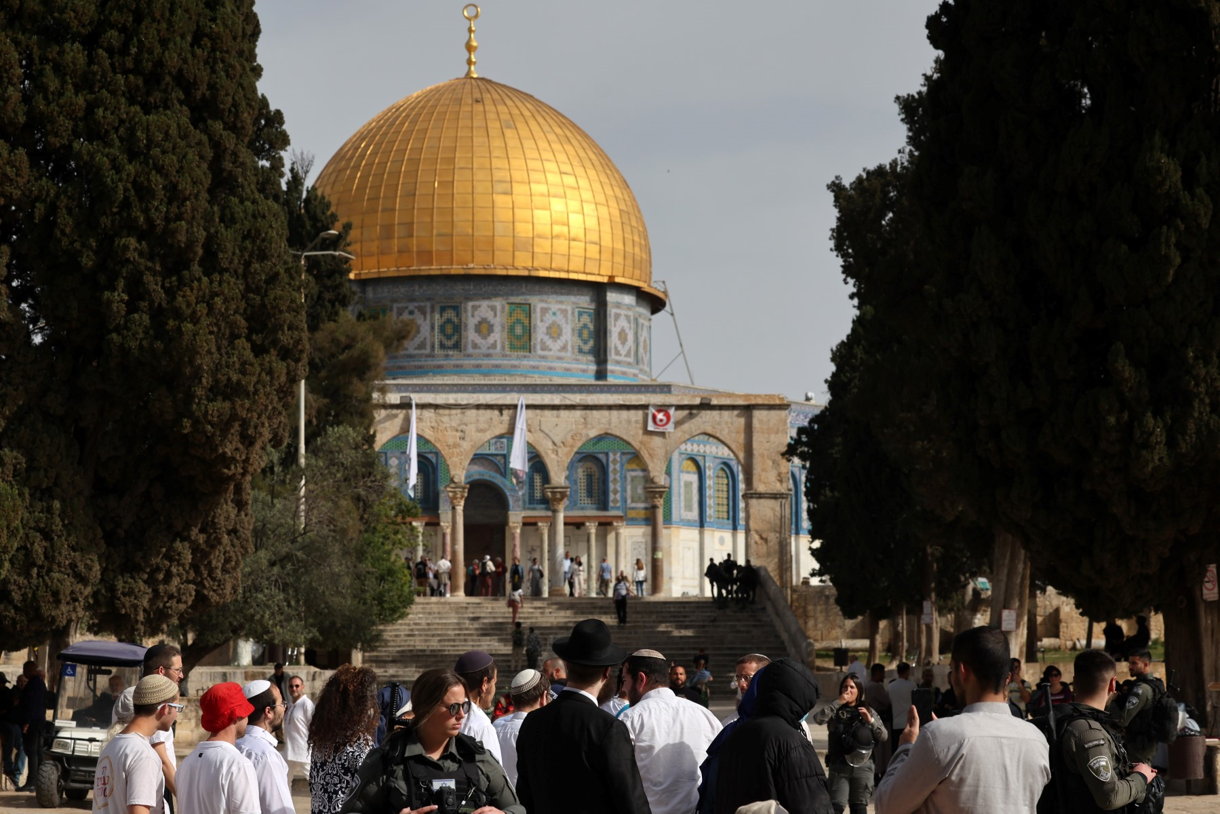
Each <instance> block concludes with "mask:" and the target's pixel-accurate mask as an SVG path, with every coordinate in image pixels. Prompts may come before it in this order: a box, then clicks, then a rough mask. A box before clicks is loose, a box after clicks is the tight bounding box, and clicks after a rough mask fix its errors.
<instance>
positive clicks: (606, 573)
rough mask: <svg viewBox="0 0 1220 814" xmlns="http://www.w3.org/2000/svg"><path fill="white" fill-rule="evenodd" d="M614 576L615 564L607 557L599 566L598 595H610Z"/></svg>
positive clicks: (603, 558)
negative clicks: (611, 581)
mask: <svg viewBox="0 0 1220 814" xmlns="http://www.w3.org/2000/svg"><path fill="white" fill-rule="evenodd" d="M613 576H614V566H612V565H611V564H610V561H609V560H607V559H606V558H605V557H602V561H601V562H600V563H599V564H598V566H597V595H598V596H609V595H610V580H611V578H612V577H613Z"/></svg>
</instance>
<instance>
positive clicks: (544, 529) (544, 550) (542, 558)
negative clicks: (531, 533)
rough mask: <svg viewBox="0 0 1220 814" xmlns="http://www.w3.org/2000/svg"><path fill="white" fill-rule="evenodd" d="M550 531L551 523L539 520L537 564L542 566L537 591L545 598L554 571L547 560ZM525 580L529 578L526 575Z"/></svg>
mask: <svg viewBox="0 0 1220 814" xmlns="http://www.w3.org/2000/svg"><path fill="white" fill-rule="evenodd" d="M550 531H551V521H550V520H539V521H538V538H539V540H538V546H539V551H538V564H539V565H541V566H542V585H541V586H540V587H539V589H538V591H539V593H541V594H542V595H543V596H546V595H547V594H549V593H550V591H549V590H547V586H548V585H550V584H551V572H552V571H554V570H555V569H554V568H553V567H551V561H550V559H549V557H550V545H549V542H550V541H549V539H548V538H549V537H550ZM526 578H527V579H528V578H529V577H528V575H527V577H526Z"/></svg>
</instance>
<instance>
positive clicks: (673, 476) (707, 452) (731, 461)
mask: <svg viewBox="0 0 1220 814" xmlns="http://www.w3.org/2000/svg"><path fill="white" fill-rule="evenodd" d="M687 461H692V462H694V464H695V465H696V466H697V467H698V469H699V472H700V478H699V480H698V482H697V483H696V484H695V485H694V486H692V485H691V483H690V481H689V478H688V477H684V475H683V472H682V468H683V467H685V466H686V465H687V463H686V462H687ZM721 469H725V470H726V473H727V475H728V476H729V487H730V488H729V494H728V497H729V499H730V501H731V503H730V504H729V510H728V519H727V520H721V519H719V518H718V517H717V515H716V514H715V485H716V481H715V475H716V473H717V472H719V471H720V470H721ZM665 471H666V474H667V475H668V477H669V479H670V487H671V488H670V493H669V496H668V498H667V499H666V505H665V512H666V517H667V518H668V521H669V522H672V523H676V524H678V525H692V524H697V525H699V526H702V527H707V528H719V529H725V530H736V529H739V528H741V526H742V524H741V522H740V519H741V517H742V505H741V504H742V500H741V496H742V495H741V492H742V489H741V484H742V483H744V481H745V465H744V464H743V462H742V461H741V459H740V458H738V457H737V456H736V455H735V453H734V451H733V449H732V448H731V447H729V445H727V444H725V443H724V442H723V441H722V440H721V439H719V438H717V437H715V436H712V435H709V434H707V433H700V434H698V435H693V436H691V437H689V438H687V439H686V440H685V441H683V442H682V443H681V444H679V445H677V446H676V447H674V448H673V451H672V452H671V454H670V457H669V460H668V463H667V465H666V470H665ZM692 488H695V489H697V490H698V505H699V507H700V512H699V516H698V517H697V518H696V517H695V516H694V515H693V513H692V512H691V511H690V507H689V506H688V505H687V503H688V501H689V500H692V499H693V497H692V495H691V494H689V492H690V490H691V489H692Z"/></svg>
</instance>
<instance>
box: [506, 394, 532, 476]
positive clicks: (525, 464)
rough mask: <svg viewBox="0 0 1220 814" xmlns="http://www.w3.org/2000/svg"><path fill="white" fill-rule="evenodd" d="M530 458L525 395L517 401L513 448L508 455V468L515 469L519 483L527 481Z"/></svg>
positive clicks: (514, 474) (514, 472) (514, 473)
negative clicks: (526, 473)
mask: <svg viewBox="0 0 1220 814" xmlns="http://www.w3.org/2000/svg"><path fill="white" fill-rule="evenodd" d="M529 459H530V447H529V443H528V442H527V441H526V440H525V396H522V397H521V398H520V399H518V401H517V426H516V427H515V428H514V429H513V448H512V450H511V452H510V453H509V456H508V468H509V469H511V470H512V471H513V479H514V480H516V481H517V485H521V484H522V483H525V472H526V470H527V469H529Z"/></svg>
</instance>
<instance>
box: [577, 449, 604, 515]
mask: <svg viewBox="0 0 1220 814" xmlns="http://www.w3.org/2000/svg"><path fill="white" fill-rule="evenodd" d="M605 501H606V470H605V467H603V466H602V462H601V461H599V460H597V459H596V458H593V457H588V458H582V459H581V461H580V463H578V464H576V505H577V506H582V507H584V508H588V509H599V508H601V507H602V506H603V504H604V503H605Z"/></svg>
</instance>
